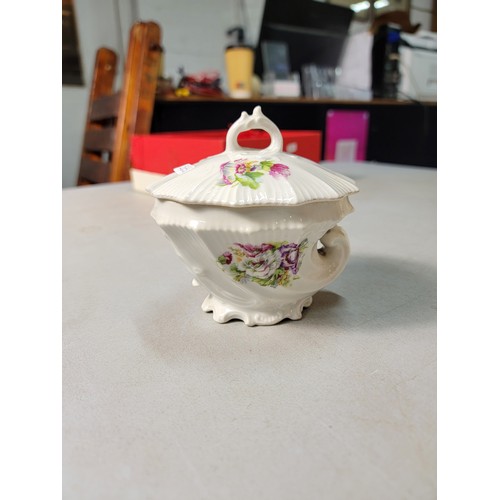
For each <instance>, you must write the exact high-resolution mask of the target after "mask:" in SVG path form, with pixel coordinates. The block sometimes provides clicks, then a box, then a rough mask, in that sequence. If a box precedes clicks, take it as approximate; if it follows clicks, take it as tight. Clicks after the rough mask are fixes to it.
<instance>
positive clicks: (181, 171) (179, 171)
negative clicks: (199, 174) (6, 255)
mask: <svg viewBox="0 0 500 500" xmlns="http://www.w3.org/2000/svg"><path fill="white" fill-rule="evenodd" d="M195 167H196V165H192V164H191V163H186V164H185V165H181V166H180V167H175V168H174V172H175V173H176V174H179V175H182V174H185V173H186V172H189V171H190V170H193V168H195Z"/></svg>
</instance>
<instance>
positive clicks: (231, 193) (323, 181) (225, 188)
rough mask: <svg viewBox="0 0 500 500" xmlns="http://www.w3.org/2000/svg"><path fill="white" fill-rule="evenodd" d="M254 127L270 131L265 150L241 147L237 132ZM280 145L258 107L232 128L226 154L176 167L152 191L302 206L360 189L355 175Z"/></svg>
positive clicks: (199, 199) (223, 201)
mask: <svg viewBox="0 0 500 500" xmlns="http://www.w3.org/2000/svg"><path fill="white" fill-rule="evenodd" d="M251 128H259V129H263V130H265V131H267V132H268V133H269V134H270V136H271V145H270V146H269V147H267V148H266V149H264V150H262V151H259V150H255V149H245V148H241V147H240V146H239V145H238V142H237V136H238V134H239V133H241V132H243V131H244V130H248V129H251ZM282 149H283V139H282V137H281V133H280V132H279V129H278V128H277V127H276V125H274V123H273V122H271V121H270V120H269V119H268V118H266V117H265V116H264V115H263V114H262V112H261V110H260V107H257V108H255V110H254V112H253V114H252V115H250V116H249V115H248V114H247V113H245V112H244V113H242V115H241V118H240V119H239V120H238V121H237V122H235V123H234V124H233V126H232V127H231V128H230V129H229V131H228V135H227V138H226V151H225V152H224V153H221V154H219V155H216V156H211V157H209V158H206V159H204V160H202V161H200V162H198V163H196V164H195V165H192V166H191V165H190V166H185V167H183V168H181V169H177V172H178V173H173V174H170V175H168V176H166V177H165V178H164V179H162V180H161V181H159V182H157V183H155V184H153V185H152V186H150V187H149V188H148V191H149V192H150V193H151V194H152V195H153V196H154V197H156V198H159V199H169V200H174V201H177V202H180V203H191V204H200V205H221V206H230V207H243V206H260V205H301V204H304V203H310V202H313V201H326V200H335V199H339V198H343V197H345V196H348V195H350V194H353V193H356V192H357V191H358V188H357V186H356V185H355V183H354V182H353V181H352V180H351V179H349V178H347V177H345V176H343V175H340V174H338V173H335V172H332V171H330V170H327V169H326V168H324V167H321V166H320V165H318V164H316V163H314V162H312V161H310V160H307V159H305V158H302V157H299V156H295V155H291V154H288V153H284V152H283V151H282Z"/></svg>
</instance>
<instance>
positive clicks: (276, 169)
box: [219, 159, 290, 189]
mask: <svg viewBox="0 0 500 500" xmlns="http://www.w3.org/2000/svg"><path fill="white" fill-rule="evenodd" d="M220 172H221V177H222V180H221V182H220V183H219V185H220V186H231V185H236V184H241V185H242V186H246V187H249V188H251V189H257V188H258V187H259V185H260V183H261V182H262V177H263V176H264V175H266V174H268V175H270V176H271V177H274V178H280V177H281V178H286V177H288V176H289V175H290V169H289V168H288V166H286V165H283V164H282V163H274V162H273V161H272V160H261V161H259V160H243V159H239V160H236V161H227V162H226V163H223V164H222V165H221V166H220Z"/></svg>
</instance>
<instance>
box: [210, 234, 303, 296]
mask: <svg viewBox="0 0 500 500" xmlns="http://www.w3.org/2000/svg"><path fill="white" fill-rule="evenodd" d="M306 248H307V239H305V240H303V241H302V242H301V243H288V242H287V241H281V242H277V243H276V242H275V243H262V244H260V245H250V244H243V243H234V244H233V245H232V246H230V247H229V248H228V249H227V250H226V251H225V252H224V253H222V254H221V255H220V256H219V257H218V259H217V262H218V263H219V264H220V265H221V266H222V269H223V270H224V271H226V272H229V273H230V274H231V275H232V277H233V279H234V281H237V282H239V283H247V282H249V281H251V282H253V283H257V284H258V285H261V286H270V287H272V288H276V287H277V286H285V287H287V286H290V285H291V284H292V282H293V280H296V279H298V278H299V277H298V276H297V273H298V271H299V268H300V265H301V262H302V257H303V253H304V250H305V249H306Z"/></svg>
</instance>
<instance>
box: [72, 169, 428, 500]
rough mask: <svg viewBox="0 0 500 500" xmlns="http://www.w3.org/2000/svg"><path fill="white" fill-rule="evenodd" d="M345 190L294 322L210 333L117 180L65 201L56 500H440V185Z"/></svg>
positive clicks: (158, 235) (143, 215)
mask: <svg viewBox="0 0 500 500" xmlns="http://www.w3.org/2000/svg"><path fill="white" fill-rule="evenodd" d="M334 169H335V170H337V171H339V172H342V173H344V174H346V175H349V176H351V177H352V178H354V179H355V180H356V181H357V183H358V185H359V187H360V193H358V194H357V195H354V196H352V197H351V201H352V204H353V205H354V208H355V212H354V213H353V214H351V215H349V216H348V217H347V218H346V219H345V220H344V221H343V222H342V223H341V225H342V226H343V227H344V229H346V231H347V233H348V235H349V237H350V241H351V257H350V260H349V262H348V264H347V267H346V269H345V271H344V273H343V274H342V275H341V277H340V278H338V280H337V281H335V282H334V283H333V284H331V285H329V286H328V287H327V288H325V289H323V290H322V291H320V292H318V294H317V295H316V296H315V297H314V301H313V304H312V306H311V307H310V308H309V309H307V310H306V311H305V314H304V317H303V319H302V320H300V321H285V322H282V323H280V324H278V325H275V326H271V327H253V328H252V327H247V326H245V325H244V324H243V323H242V322H230V323H226V324H218V323H216V322H215V321H213V319H212V317H211V314H208V313H203V312H202V311H201V307H200V306H201V302H202V300H203V298H204V296H205V293H204V290H203V289H201V288H193V287H192V286H191V276H190V275H189V273H188V271H187V270H186V269H185V268H184V266H183V264H182V263H181V262H180V260H179V259H178V257H177V256H176V254H175V253H174V251H173V250H172V248H171V246H170V244H169V242H168V241H167V240H166V239H165V237H164V236H163V233H162V232H161V230H160V228H159V227H158V226H156V224H155V223H154V221H153V219H152V218H151V217H150V215H149V213H150V211H151V208H152V204H153V200H152V199H151V198H150V197H149V196H148V195H146V194H143V193H139V192H135V191H134V190H133V189H132V187H131V185H130V184H129V183H117V184H108V185H98V186H95V187H82V188H71V189H66V190H63V195H62V196H63V498H64V499H65V500H73V499H89V500H90V499H92V500H98V499H103V500H104V499H106V500H112V499H119V500H127V499H141V500H143V499H178V500H190V499H217V500H223V499H228V500H229V499H231V500H236V499H238V500H244V499H259V500H262V499H270V500H280V499H283V500H285V499H286V500H294V499H297V500H299V499H300V500H321V499H341V500H343V499H346V500H357V499H363V500H364V499H367V500H368V499H369V500H392V499H394V500H402V499H419V500H420V499H431V498H435V496H436V170H434V169H428V168H416V167H404V166H397V165H380V164H376V163H373V164H370V163H366V164H360V163H358V164H335V166H334Z"/></svg>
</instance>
